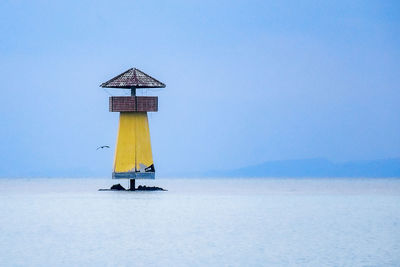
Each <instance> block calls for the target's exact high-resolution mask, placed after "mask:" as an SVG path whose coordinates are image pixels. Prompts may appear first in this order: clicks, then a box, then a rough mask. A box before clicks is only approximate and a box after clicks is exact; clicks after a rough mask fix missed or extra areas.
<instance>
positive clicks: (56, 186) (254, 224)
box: [0, 178, 400, 266]
mask: <svg viewBox="0 0 400 267" xmlns="http://www.w3.org/2000/svg"><path fill="white" fill-rule="evenodd" d="M112 184H113V181H112V180H111V179H54V178H53V179H0V266H400V179H326V178H324V179H270V178H268V179H244V178H243V179H157V180H155V181H154V182H151V183H147V185H157V186H161V187H164V188H166V189H168V190H169V191H168V192H98V191H97V189H99V188H108V187H110V186H111V185H112ZM123 185H124V186H126V185H127V182H124V183H123Z"/></svg>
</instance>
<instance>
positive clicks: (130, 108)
mask: <svg viewBox="0 0 400 267" xmlns="http://www.w3.org/2000/svg"><path fill="white" fill-rule="evenodd" d="M100 86H101V87H103V88H121V89H129V90H131V96H111V97H110V98H109V108H110V111H111V112H120V115H119V126H118V136H117V144H116V148H115V156H114V166H113V173H112V178H113V179H130V190H135V179H154V178H155V168H154V162H153V155H152V151H151V142H150V130H149V122H148V118H147V112H156V111H157V110H158V98H157V97H156V96H136V89H142V88H164V87H165V84H163V83H162V82H160V81H158V80H156V79H154V78H153V77H151V76H150V75H147V74H146V73H144V72H142V71H141V70H139V69H136V68H132V69H129V70H127V71H125V72H123V73H121V74H120V75H118V76H116V77H114V78H112V79H111V80H109V81H107V82H105V83H102V84H101V85H100Z"/></svg>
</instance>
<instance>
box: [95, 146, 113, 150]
mask: <svg viewBox="0 0 400 267" xmlns="http://www.w3.org/2000/svg"><path fill="white" fill-rule="evenodd" d="M100 148H101V149H103V148H110V147H109V146H99V147H98V148H97V149H96V150H99V149H100Z"/></svg>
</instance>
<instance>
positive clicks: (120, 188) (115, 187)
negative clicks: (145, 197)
mask: <svg viewBox="0 0 400 267" xmlns="http://www.w3.org/2000/svg"><path fill="white" fill-rule="evenodd" d="M99 191H168V190H165V189H163V188H161V187H157V186H145V185H139V186H138V188H135V189H133V190H132V189H125V188H124V187H123V186H122V185H121V184H115V185H113V186H111V188H110V189H99Z"/></svg>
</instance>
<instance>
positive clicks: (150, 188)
mask: <svg viewBox="0 0 400 267" xmlns="http://www.w3.org/2000/svg"><path fill="white" fill-rule="evenodd" d="M135 191H167V190H165V189H163V188H161V187H157V186H145V185H139V186H138V188H136V190H135Z"/></svg>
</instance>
